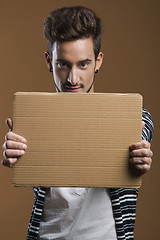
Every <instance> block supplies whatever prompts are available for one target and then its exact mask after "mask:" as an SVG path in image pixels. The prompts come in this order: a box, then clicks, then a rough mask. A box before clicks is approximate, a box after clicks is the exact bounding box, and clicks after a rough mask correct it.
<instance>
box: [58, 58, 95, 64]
mask: <svg viewBox="0 0 160 240" xmlns="http://www.w3.org/2000/svg"><path fill="white" fill-rule="evenodd" d="M56 61H57V62H65V63H67V64H71V63H70V62H69V61H67V60H65V59H62V58H58V59H56ZM84 62H92V60H91V59H89V58H86V59H84V60H81V61H79V62H78V63H84Z"/></svg>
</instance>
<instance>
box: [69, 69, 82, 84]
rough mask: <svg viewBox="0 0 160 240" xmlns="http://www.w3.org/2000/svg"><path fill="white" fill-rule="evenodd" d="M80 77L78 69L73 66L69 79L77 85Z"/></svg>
mask: <svg viewBox="0 0 160 240" xmlns="http://www.w3.org/2000/svg"><path fill="white" fill-rule="evenodd" d="M78 79H79V77H78V71H77V70H76V69H75V68H72V69H71V70H70V72H69V75H68V78H67V81H68V82H69V83H70V84H72V85H76V84H77V83H78Z"/></svg>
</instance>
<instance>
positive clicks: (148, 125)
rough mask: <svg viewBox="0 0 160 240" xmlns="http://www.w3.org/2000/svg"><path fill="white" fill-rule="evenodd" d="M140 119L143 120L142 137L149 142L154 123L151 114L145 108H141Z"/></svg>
mask: <svg viewBox="0 0 160 240" xmlns="http://www.w3.org/2000/svg"><path fill="white" fill-rule="evenodd" d="M142 121H144V122H145V126H144V128H143V131H142V139H144V140H146V141H148V142H150V143H151V141H152V137H153V130H154V125H153V120H152V117H151V114H150V113H149V112H148V111H147V110H146V109H145V108H142Z"/></svg>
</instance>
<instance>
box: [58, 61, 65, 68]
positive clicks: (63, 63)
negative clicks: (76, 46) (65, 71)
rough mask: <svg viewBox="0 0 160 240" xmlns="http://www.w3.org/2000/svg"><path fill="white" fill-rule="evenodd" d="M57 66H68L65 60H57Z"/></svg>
mask: <svg viewBox="0 0 160 240" xmlns="http://www.w3.org/2000/svg"><path fill="white" fill-rule="evenodd" d="M57 66H58V67H59V68H67V67H68V65H67V64H66V63H65V62H57Z"/></svg>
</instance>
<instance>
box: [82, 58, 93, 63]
mask: <svg viewBox="0 0 160 240" xmlns="http://www.w3.org/2000/svg"><path fill="white" fill-rule="evenodd" d="M84 62H92V60H91V59H89V58H87V59H84V60H82V61H79V63H84Z"/></svg>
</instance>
